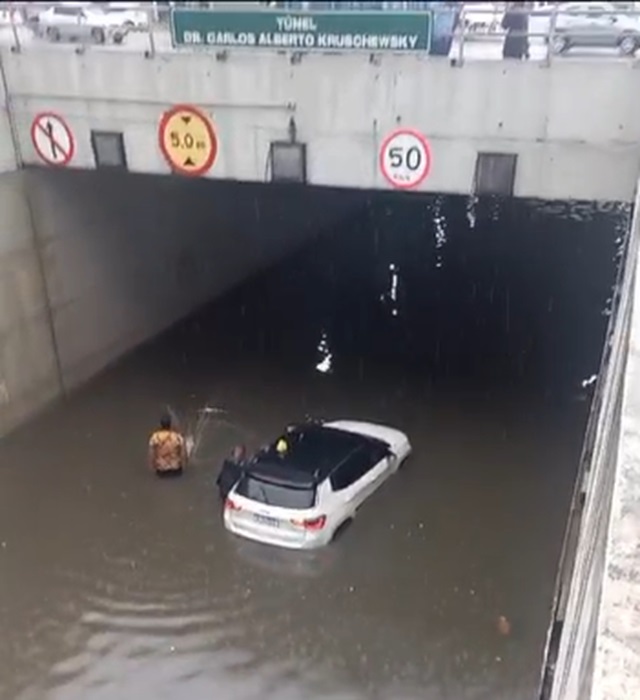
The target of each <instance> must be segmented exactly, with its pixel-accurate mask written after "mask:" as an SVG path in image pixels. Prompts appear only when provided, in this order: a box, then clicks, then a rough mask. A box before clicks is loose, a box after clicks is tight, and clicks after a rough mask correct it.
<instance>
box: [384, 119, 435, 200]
mask: <svg viewBox="0 0 640 700" xmlns="http://www.w3.org/2000/svg"><path fill="white" fill-rule="evenodd" d="M430 169H431V148H430V146H429V142H428V141H427V139H426V137H425V136H423V135H422V134H421V133H420V132H419V131H415V130H414V129H398V130H397V131H394V132H393V133H391V134H389V136H387V138H386V139H385V140H384V141H383V143H382V146H381V148H380V170H381V171H382V174H383V175H384V177H385V178H386V179H387V181H388V182H389V183H390V184H391V185H393V186H394V187H397V188H399V189H410V188H412V187H417V186H418V185H419V184H420V183H421V182H422V181H423V180H424V179H425V178H426V177H427V175H428V174H429V170H430Z"/></svg>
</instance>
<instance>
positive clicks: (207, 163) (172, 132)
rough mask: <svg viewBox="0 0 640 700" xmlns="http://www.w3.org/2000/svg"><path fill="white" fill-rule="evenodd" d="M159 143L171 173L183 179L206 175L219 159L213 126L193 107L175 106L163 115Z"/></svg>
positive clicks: (205, 116) (204, 115) (216, 138)
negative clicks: (184, 177) (184, 176)
mask: <svg viewBox="0 0 640 700" xmlns="http://www.w3.org/2000/svg"><path fill="white" fill-rule="evenodd" d="M158 140H159V145H160V151H161V152H162V155H163V156H164V158H165V160H166V161H167V163H168V164H169V165H170V166H171V169H172V170H173V171H174V172H178V173H181V174H182V175H192V176H197V175H204V173H206V172H207V171H208V170H210V169H211V167H212V166H213V164H214V162H215V160H216V156H217V155H218V137H217V136H216V132H215V130H214V128H213V124H212V123H211V121H210V120H209V118H208V117H207V115H206V114H205V113H204V112H202V111H201V110H199V109H198V108H197V107H193V106H192V105H175V106H174V107H172V108H171V109H169V110H167V111H166V112H165V113H164V114H163V115H162V118H161V120H160V127H159V129H158Z"/></svg>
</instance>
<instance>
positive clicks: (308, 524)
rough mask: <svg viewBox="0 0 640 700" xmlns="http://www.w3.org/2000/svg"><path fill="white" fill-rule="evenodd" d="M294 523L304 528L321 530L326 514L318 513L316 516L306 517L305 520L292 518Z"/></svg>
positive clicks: (325, 520)
mask: <svg viewBox="0 0 640 700" xmlns="http://www.w3.org/2000/svg"><path fill="white" fill-rule="evenodd" d="M291 522H292V523H293V524H294V525H297V526H298V527H303V528H304V529H305V530H322V528H323V527H324V526H325V523H326V522H327V516H326V515H319V516H318V517H317V518H307V519H306V520H292V521H291Z"/></svg>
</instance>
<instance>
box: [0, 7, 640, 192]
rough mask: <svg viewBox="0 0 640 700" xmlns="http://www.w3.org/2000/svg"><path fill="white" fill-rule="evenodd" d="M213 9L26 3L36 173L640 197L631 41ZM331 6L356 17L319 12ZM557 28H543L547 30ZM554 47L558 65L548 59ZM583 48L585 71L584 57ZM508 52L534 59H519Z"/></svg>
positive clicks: (19, 73) (15, 89)
mask: <svg viewBox="0 0 640 700" xmlns="http://www.w3.org/2000/svg"><path fill="white" fill-rule="evenodd" d="M211 4H213V5H214V6H215V7H216V8H217V9H213V10H208V9H206V10H202V9H197V10H196V9H193V8H191V7H180V8H178V7H174V8H173V9H171V10H170V11H166V12H164V13H163V12H161V11H160V3H156V4H155V6H154V5H153V4H150V3H147V4H145V5H140V6H135V5H134V4H130V3H127V6H128V7H130V9H127V10H126V11H124V10H117V11H116V10H113V11H105V9H104V8H107V9H108V6H109V4H108V3H102V5H103V6H104V7H103V9H102V10H101V11H96V10H95V9H91V10H87V9H86V8H83V7H82V6H81V5H74V6H73V8H74V9H73V11H71V10H70V11H69V13H70V14H65V13H63V15H64V16H65V17H66V18H67V19H65V20H64V22H63V21H62V20H60V21H59V20H58V19H56V17H57V15H56V14H55V11H56V10H57V9H58V10H59V9H60V5H59V4H58V5H55V4H49V5H48V6H47V9H46V10H42V9H39V10H38V12H36V11H35V10H34V9H32V7H33V6H32V5H31V4H29V3H14V4H13V5H12V8H11V11H10V12H9V13H8V15H5V17H6V18H8V25H7V26H6V27H5V30H4V34H3V38H4V41H5V44H4V48H2V49H0V51H2V53H1V55H2V68H3V75H4V78H5V81H6V84H7V86H8V93H9V107H10V113H11V116H12V119H13V123H14V125H15V128H14V133H15V141H16V146H17V149H16V150H17V151H18V154H19V160H20V161H21V163H22V164H25V165H31V164H39V165H48V166H53V167H79V168H95V167H114V166H115V167H123V168H127V169H130V170H132V171H137V172H153V173H165V174H169V173H172V172H173V173H180V174H183V175H194V176H196V175H197V176H203V177H212V178H220V179H230V180H248V181H258V182H260V181H265V180H267V181H268V180H278V179H285V180H295V181H301V182H306V183H309V184H316V185H330V186H339V187H357V188H396V189H402V190H422V191H438V192H451V193H461V194H470V193H477V194H485V193H495V194H505V195H515V196H523V197H542V198H548V199H595V200H627V201H630V200H631V199H632V197H633V191H634V186H635V181H636V178H637V175H638V171H639V165H640V97H637V90H636V89H635V87H636V75H637V73H636V71H635V70H633V68H634V66H635V62H634V59H632V58H629V57H621V56H620V52H621V51H622V50H623V49H622V47H621V45H619V44H616V45H615V46H611V47H609V48H607V47H604V48H603V47H602V46H597V47H593V46H591V47H589V46H586V44H588V41H587V40H586V39H585V38H584V37H585V36H587V35H588V32H587V33H586V34H585V33H584V32H582V33H581V34H580V36H579V37H578V36H577V35H578V34H579V32H577V31H575V32H574V30H571V31H572V32H573V33H572V34H569V35H568V34H567V32H566V31H565V30H567V27H568V25H567V23H566V22H565V23H564V24H563V21H564V20H561V17H562V16H563V13H561V12H559V11H557V10H554V11H551V10H548V11H547V10H535V11H533V12H521V11H518V12H512V13H511V15H510V14H509V12H507V13H504V12H499V11H498V10H491V12H489V13H487V11H486V10H484V9H482V8H480V7H479V6H477V7H476V6H470V7H472V10H473V11H471V10H465V8H464V7H460V8H458V6H457V5H456V6H455V7H454V6H453V5H451V6H447V7H445V6H444V5H445V4H442V3H440V4H437V3H421V4H419V5H420V6H422V5H424V6H425V7H428V9H425V10H415V9H414V10H411V11H409V10H407V9H402V8H396V7H395V5H397V4H394V3H386V4H385V3H382V4H380V3H378V5H381V6H382V5H386V9H385V7H382V9H377V10H374V9H368V10H366V11H365V10H354V9H352V10H350V11H336V10H335V9H328V10H317V9H314V10H313V11H311V10H306V9H305V8H304V7H302V8H301V9H295V10H294V9H291V8H259V7H258V6H257V4H256V3H242V4H241V6H242V8H243V9H242V10H229V9H224V8H223V7H222V6H223V5H224V6H227V8H228V6H229V5H235V3H211ZM298 4H300V3H298ZM303 4H304V3H302V5H303ZM356 4H357V3H350V4H349V5H351V6H354V5H356ZM360 4H361V5H362V3H360ZM392 4H393V5H394V10H393V11H392V10H391V9H389V8H390V5H392ZM116 5H118V4H117V3H116ZM321 5H325V6H328V5H331V6H333V7H335V6H336V5H337V4H336V3H313V7H314V8H316V7H319V6H321ZM400 5H404V6H405V7H406V6H408V4H407V3H404V4H402V3H400ZM411 5H412V6H413V7H416V6H417V5H418V4H417V3H411ZM67 7H68V6H65V8H67ZM238 7H240V6H238ZM65 12H67V9H65ZM44 13H49V14H48V15H46V16H44ZM78 13H80V14H78ZM536 13H537V14H536ZM618 16H619V17H620V18H622V17H632V16H633V17H636V18H637V16H639V15H638V13H635V14H634V13H629V12H627V13H618V14H616V16H615V17H616V18H617V17H618ZM69 17H71V18H72V19H71V20H69V19H68V18H69ZM485 17H488V18H489V19H487V20H486V21H485V20H484V19H483V18H485ZM545 17H546V20H545V21H547V26H546V28H544V31H541V32H538V31H537V30H538V29H540V27H537V28H536V26H534V24H535V22H534V18H537V19H535V21H538V22H540V21H542V20H541V18H542V19H544V18H545ZM443 18H445V19H447V21H448V22H449V25H447V26H448V27H449V28H448V29H447V27H446V26H444V24H443V22H444V20H443ZM607 21H608V22H609V24H610V25H611V26H613V25H614V24H616V23H615V22H613V23H612V22H611V17H609V18H608V19H607ZM634 21H635V20H634ZM527 23H529V24H528V27H527V26H526V25H527ZM623 24H624V23H623V22H622V21H621V22H620V23H619V28H621V27H622V26H623ZM624 26H626V25H624ZM523 27H524V28H523ZM574 29H575V27H574ZM616 31H617V30H616ZM563 32H564V34H563V36H564V39H565V40H566V39H567V36H569V38H570V40H571V41H570V45H568V46H567V47H566V50H564V49H563V51H564V53H568V55H554V54H553V52H550V51H549V47H550V46H551V47H552V48H553V47H555V49H556V50H557V49H560V48H562V47H561V46H560V44H559V43H558V42H557V41H556V39H555V37H557V36H558V35H560V34H562V33H563ZM525 34H526V35H527V36H526V37H525ZM574 34H575V35H576V37H577V38H574ZM481 36H482V37H484V39H483V40H482V41H480V40H479V37H481ZM607 36H608V35H607ZM635 36H636V35H635V34H633V37H635ZM638 37H640V33H638ZM545 38H546V41H545ZM538 40H539V43H538V44H536V41H538ZM603 41H604V39H602V38H601V40H600V44H602V43H603ZM607 41H609V39H607ZM634 41H635V38H634ZM443 42H444V43H443ZM585 42H586V44H585ZM574 43H575V46H574ZM582 44H585V47H583V48H585V50H586V49H588V50H589V51H590V52H591V53H590V54H589V55H588V56H586V55H583V54H584V51H583V48H580V47H581V46H582ZM473 46H475V47H476V49H477V47H483V46H490V47H492V51H493V50H494V49H496V46H497V47H498V48H497V52H498V53H497V57H498V58H500V59H501V60H500V61H476V60H472V59H471V58H469V57H468V56H467V51H468V47H473ZM509 46H511V48H509ZM535 46H537V47H538V48H540V47H543V49H544V55H543V56H542V58H543V59H544V60H540V61H538V60H536V59H537V58H539V57H540V55H539V54H537V53H536V52H535V51H534V47H535ZM476 49H473V50H476ZM573 49H575V50H576V51H578V55H579V56H580V58H577V59H575V60H574V59H572V58H571V51H572V50H573ZM503 50H504V52H505V53H507V54H508V55H509V56H511V55H512V54H513V53H514V52H515V53H516V54H518V52H520V54H521V55H520V54H518V57H516V58H510V57H508V58H506V59H504V60H502V58H501V56H502V53H503ZM607 51H608V53H607ZM594 52H595V53H594ZM491 55H492V56H493V54H491ZM527 56H528V57H529V60H526V59H527ZM595 95H599V97H598V99H595V98H594V96H595Z"/></svg>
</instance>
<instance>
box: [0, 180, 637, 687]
mask: <svg viewBox="0 0 640 700" xmlns="http://www.w3.org/2000/svg"><path fill="white" fill-rule="evenodd" d="M198 186H199V187H203V185H201V184H200V183H199V184H198ZM202 191H203V192H204V191H205V190H204V187H203V189H202ZM325 194H326V193H325ZM261 196H262V194H261V191H260V190H259V189H256V190H254V191H253V192H252V194H251V198H254V197H255V198H257V200H256V201H258V202H259V198H260V197H261ZM287 196H289V197H291V198H292V199H294V198H295V197H296V196H298V195H297V191H296V190H291V191H290V192H289V194H288V195H287ZM334 196H335V197H336V200H335V201H336V202H337V204H336V205H335V207H333V208H332V204H331V202H330V201H327V200H325V201H324V202H323V205H322V207H321V208H323V209H328V210H334V211H338V210H340V216H337V217H335V218H334V220H332V221H328V222H327V223H326V225H324V226H322V227H321V230H320V231H319V232H320V233H321V235H319V236H317V237H315V236H310V237H309V239H308V241H307V242H306V243H305V244H304V245H300V246H296V247H294V249H292V250H291V251H290V252H289V254H288V255H287V257H284V258H283V259H281V260H280V261H279V262H277V263H275V264H273V265H272V266H271V267H269V268H268V269H265V268H264V267H260V268H259V269H256V270H255V271H254V272H253V274H252V276H251V277H250V278H249V279H248V280H246V281H245V282H244V283H242V284H240V285H238V286H236V287H235V288H233V289H232V290H230V291H229V292H227V293H226V294H225V295H224V296H223V297H221V298H218V299H216V300H214V301H213V302H212V303H211V304H210V305H208V306H206V307H204V308H202V309H201V310H200V311H198V312H197V313H195V314H194V315H192V316H191V317H189V318H187V319H186V320H184V321H182V322H181V323H180V324H179V325H177V326H176V327H174V328H173V329H171V330H170V331H169V332H167V333H165V334H164V335H163V336H161V337H159V338H158V339H157V340H155V341H154V342H152V343H150V344H148V345H147V346H145V347H143V348H141V349H140V350H139V351H137V352H135V353H134V354H133V355H131V356H129V357H128V358H126V359H125V360H124V361H122V362H121V363H119V365H117V366H116V367H114V368H113V369H111V370H109V371H107V372H106V373H104V374H103V375H101V376H100V377H98V378H97V379H95V380H93V381H92V382H90V383H89V384H87V385H86V386H84V387H83V388H82V389H80V390H79V391H78V392H77V393H75V394H74V395H73V396H72V397H71V398H70V399H69V400H68V401H67V402H65V404H63V405H61V406H59V407H57V408H56V409H55V410H53V411H51V412H48V413H47V414H45V415H43V416H42V417H40V418H38V419H37V420H36V421H34V422H32V423H31V424H29V425H27V426H25V427H23V428H22V429H20V430H19V431H17V432H15V433H13V434H12V435H11V436H9V437H8V438H7V439H6V440H5V441H4V442H3V444H1V445H0V462H1V463H2V465H3V469H1V470H0V532H1V533H2V540H3V548H2V550H0V556H2V558H3V563H2V566H3V570H4V571H5V572H6V576H3V577H2V579H0V610H1V611H2V619H3V621H4V625H3V629H8V630H10V633H9V635H8V645H7V649H8V651H7V653H5V654H3V655H2V658H1V660H0V698H2V699H3V700H4V698H7V700H8V699H9V698H11V699H12V700H13V699H14V698H18V697H19V698H31V697H34V698H35V697H39V698H56V699H57V698H64V700H67V699H73V698H82V699H83V700H98V699H102V698H105V699H106V698H112V697H114V695H116V694H117V696H118V697H120V698H125V699H128V698H131V699H133V698H136V700H144V699H145V698H152V697H154V698H155V697H157V696H158V695H161V694H163V695H164V696H165V697H170V698H178V697H183V696H184V694H185V693H186V694H188V695H189V696H190V697H194V698H200V697H205V696H208V695H209V694H210V693H211V692H212V689H215V692H216V696H217V697H220V698H234V699H236V698H237V699H238V700H239V699H241V698H242V699H244V698H247V699H249V698H278V699H283V698H292V699H293V698H296V699H297V698H303V697H304V698H314V699H315V698H318V699H319V698H323V699H324V698H338V697H339V698H354V699H355V698H377V697H380V698H394V699H395V698H398V699H402V700H404V699H405V698H419V697H420V698H423V697H429V698H430V699H431V698H433V700H440V699H441V698H449V697H453V698H456V699H462V698H474V699H476V698H486V699H487V700H489V699H491V700H494V699H498V698H505V699H506V698H508V699H509V700H517V699H520V698H523V699H524V698H531V697H532V696H533V694H534V692H535V690H536V688H537V683H538V680H539V675H540V663H541V657H542V649H543V646H544V642H545V634H546V631H547V627H548V623H549V615H550V607H551V598H552V591H553V585H554V577H555V573H556V571H555V569H556V566H557V561H558V556H559V551H560V546H561V540H562V534H563V530H564V525H565V520H566V516H567V508H568V504H569V499H570V497H571V489H572V485H573V479H574V477H575V474H576V470H577V464H578V458H579V453H580V446H581V440H582V434H583V430H584V426H585V424H586V419H587V415H588V409H589V402H590V393H589V387H588V386H587V387H584V386H583V382H584V381H585V380H588V379H589V378H590V377H591V376H592V375H593V374H594V373H595V372H596V371H597V369H598V363H599V357H600V352H601V347H602V342H603V337H604V331H605V327H606V323H607V300H608V299H609V297H610V295H611V287H612V284H613V283H614V279H615V273H616V261H617V259H618V251H619V248H620V240H621V237H622V236H623V235H624V231H625V230H626V226H627V223H628V222H627V217H628V212H627V210H626V209H624V208H622V207H618V206H616V205H611V206H606V207H605V206H601V207H598V206H596V205H586V204H584V205H573V204H549V203H541V202H520V201H500V200H493V199H491V200H489V199H487V200H480V201H473V200H469V199H468V198H457V197H444V196H426V195H424V196H423V195H398V194H389V193H357V195H356V196H354V197H353V198H352V199H350V200H349V206H348V207H346V206H344V205H343V204H341V203H339V200H340V198H341V197H343V193H338V192H336V193H334ZM251 198H250V199H251ZM199 206H202V207H203V208H204V207H206V206H207V203H206V199H205V198H204V197H203V199H202V200H200V205H199ZM258 208H260V205H259V204H258ZM310 216H314V215H311V214H310ZM276 218H277V217H274V219H273V220H266V219H265V220H264V221H263V228H262V229H260V233H261V235H263V236H265V237H266V238H267V240H268V239H269V237H271V236H273V235H274V232H276V231H277V226H278V221H277V220H276ZM182 225H185V226H186V225H188V223H184V224H182ZM176 230H178V229H176ZM200 235H202V234H200ZM132 288H133V287H132ZM142 311H144V307H143V308H142ZM587 383H588V382H587ZM205 404H207V405H211V406H215V407H218V408H221V409H223V410H224V411H225V413H224V415H223V416H222V417H220V418H219V419H215V420H212V421H211V423H210V424H209V425H208V427H207V430H206V432H205V434H204V437H203V440H202V442H201V445H200V447H199V450H198V458H197V459H196V460H195V461H194V465H193V467H192V468H191V469H190V470H189V471H188V473H186V474H185V477H184V478H183V479H182V480H181V481H179V482H173V483H171V484H167V483H164V482H163V483H156V481H154V480H153V479H151V478H150V477H149V474H148V473H147V472H146V471H145V467H144V449H145V440H146V437H147V434H148V432H149V430H150V429H152V428H153V427H154V423H155V421H156V420H157V417H158V414H159V412H160V411H162V410H163V408H164V407H165V406H167V405H169V406H170V407H171V408H172V409H174V410H175V412H176V413H177V414H178V415H179V416H181V417H183V418H184V419H185V420H188V419H189V417H190V416H193V415H195V412H196V410H197V409H198V408H199V407H202V406H203V405H205ZM305 415H312V416H316V417H325V418H333V417H337V418H338V417H346V418H349V417H352V418H357V419H363V420H372V421H377V422H382V423H387V424H390V425H393V426H395V427H398V428H400V429H402V430H404V431H405V432H407V433H408V435H409V436H410V438H411V440H412V442H413V446H414V455H413V457H412V460H411V462H410V463H409V464H408V465H407V469H406V471H404V472H403V473H401V474H398V475H397V476H396V477H394V478H393V479H391V480H390V481H389V482H388V483H387V484H386V485H385V486H384V487H383V489H381V490H380V491H379V492H378V493H377V494H376V495H375V496H374V497H373V498H372V499H371V500H370V501H369V502H368V503H367V504H366V506H365V507H364V508H363V510H362V511H361V513H360V514H359V515H358V519H357V522H356V523H355V524H354V526H353V527H352V528H351V529H350V530H349V532H348V533H347V535H346V536H345V537H344V538H342V539H341V540H340V541H339V542H337V543H335V544H334V545H332V546H330V547H328V548H326V549H324V550H321V551H318V552H308V553H300V552H284V551H280V550H274V549H271V548H263V547H261V546H259V545H253V544H251V543H248V542H244V541H240V540H236V539H234V538H231V537H229V536H227V535H226V533H225V532H224V531H223V529H222V524H221V522H220V509H219V506H218V504H217V502H216V500H215V497H214V493H213V481H214V479H215V476H216V474H217V470H218V468H219V465H220V463H221V460H222V459H223V457H224V456H225V455H226V454H227V453H228V451H229V450H230V449H231V447H232V446H233V445H234V444H237V443H238V442H244V443H246V444H247V445H248V446H249V447H251V448H255V447H258V446H259V445H261V444H264V442H266V441H268V440H270V439H271V438H273V436H274V435H275V434H277V433H278V432H279V431H280V430H282V428H283V426H284V425H286V424H288V423H289V422H291V421H296V420H299V419H301V418H302V417H303V416H305ZM26 513H29V516H28V517H27V516H26ZM44 533H46V535H45V534H44ZM501 614H504V615H506V616H508V617H509V619H510V620H511V622H512V634H511V635H510V636H509V637H503V636H501V635H499V634H498V632H497V631H496V627H495V623H496V618H497V617H498V615H501Z"/></svg>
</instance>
